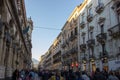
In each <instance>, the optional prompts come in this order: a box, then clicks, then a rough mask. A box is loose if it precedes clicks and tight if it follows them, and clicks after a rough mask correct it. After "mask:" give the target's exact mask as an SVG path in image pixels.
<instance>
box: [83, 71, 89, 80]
mask: <svg viewBox="0 0 120 80" xmlns="http://www.w3.org/2000/svg"><path fill="white" fill-rule="evenodd" d="M82 79H83V80H90V78H89V77H88V75H87V74H86V72H85V71H83V72H82Z"/></svg>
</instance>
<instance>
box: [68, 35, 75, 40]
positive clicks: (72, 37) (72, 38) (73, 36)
mask: <svg viewBox="0 0 120 80" xmlns="http://www.w3.org/2000/svg"><path fill="white" fill-rule="evenodd" d="M76 38H77V35H72V36H71V37H70V38H69V40H70V41H73V40H75V39H76Z"/></svg>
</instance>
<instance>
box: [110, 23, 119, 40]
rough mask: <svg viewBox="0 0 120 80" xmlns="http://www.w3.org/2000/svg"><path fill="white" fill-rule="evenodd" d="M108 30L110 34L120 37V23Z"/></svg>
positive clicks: (113, 36)
mask: <svg viewBox="0 0 120 80" xmlns="http://www.w3.org/2000/svg"><path fill="white" fill-rule="evenodd" d="M108 31H109V36H111V37H112V38H117V37H120V23H119V24H117V25H115V26H113V27H112V28H110V29H108Z"/></svg>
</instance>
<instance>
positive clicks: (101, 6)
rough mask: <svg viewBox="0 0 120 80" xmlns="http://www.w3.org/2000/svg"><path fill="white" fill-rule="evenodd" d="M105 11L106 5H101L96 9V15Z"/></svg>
mask: <svg viewBox="0 0 120 80" xmlns="http://www.w3.org/2000/svg"><path fill="white" fill-rule="evenodd" d="M103 10H104V4H103V3H99V4H98V6H97V7H96V13H101V12H102V11H103Z"/></svg>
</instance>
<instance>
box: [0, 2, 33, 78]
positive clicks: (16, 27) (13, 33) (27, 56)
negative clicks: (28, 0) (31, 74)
mask: <svg viewBox="0 0 120 80" xmlns="http://www.w3.org/2000/svg"><path fill="white" fill-rule="evenodd" d="M27 26H29V31H27ZM25 29H26V33H25V34H23V31H24V30H25ZM32 29H33V22H32V20H31V19H28V20H27V19H26V11H25V4H24V0H0V79H5V78H10V77H11V76H12V72H13V71H14V70H15V69H19V70H21V69H23V68H28V67H29V66H30V65H31V56H32V53H31V48H32V44H31V33H32Z"/></svg>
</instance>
